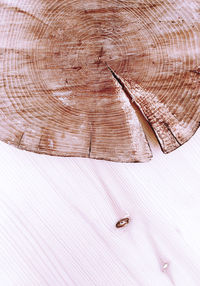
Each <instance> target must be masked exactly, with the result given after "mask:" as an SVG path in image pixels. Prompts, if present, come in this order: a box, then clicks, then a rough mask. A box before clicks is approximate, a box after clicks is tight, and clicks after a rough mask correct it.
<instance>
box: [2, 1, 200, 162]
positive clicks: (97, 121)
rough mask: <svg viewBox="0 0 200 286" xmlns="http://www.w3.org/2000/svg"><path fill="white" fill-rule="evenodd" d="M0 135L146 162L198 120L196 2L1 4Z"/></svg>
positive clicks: (34, 147) (27, 145)
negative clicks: (152, 138)
mask: <svg viewBox="0 0 200 286" xmlns="http://www.w3.org/2000/svg"><path fill="white" fill-rule="evenodd" d="M0 16H1V18H0V21H1V25H0V31H1V39H0V76H1V81H0V83H1V86H0V118H1V122H0V139H1V140H2V141H4V142H7V143H10V144H13V145H15V146H16V147H19V148H21V149H25V150H29V151H33V152H38V153H44V154H49V155H57V156H78V157H90V158H96V159H106V160H112V161H119V162H145V161H148V160H150V158H151V157H152V153H151V150H150V147H149V143H148V140H147V138H146V136H145V132H144V130H143V125H142V124H141V118H142V117H143V119H145V120H146V121H147V122H148V124H149V125H150V126H151V128H152V129H153V131H154V133H155V135H156V137H157V139H158V141H159V143H160V146H161V148H162V150H163V152H164V153H168V152H171V151H173V150H175V149H176V148H178V147H179V146H181V145H182V144H183V143H185V142H186V141H187V140H189V139H190V138H191V136H192V135H193V134H194V133H195V131H196V130H197V128H198V127H199V121H200V112H199V111H200V76H199V70H200V48H199V47H200V16H199V0H192V1H187V0H177V1H174V2H172V1H169V0H168V1H162V0H138V1H132V0H130V1H129V0H128V1H119V0H111V1H110V0H109V1H108V0H90V1H88V0H87V1H80V0H68V1H64V0H60V1H52V0H48V1H47V0H34V1H33V0H30V1H29V2H28V3H27V1H26V0H19V1H18V3H17V6H16V4H15V2H14V1H8V0H4V1H0Z"/></svg>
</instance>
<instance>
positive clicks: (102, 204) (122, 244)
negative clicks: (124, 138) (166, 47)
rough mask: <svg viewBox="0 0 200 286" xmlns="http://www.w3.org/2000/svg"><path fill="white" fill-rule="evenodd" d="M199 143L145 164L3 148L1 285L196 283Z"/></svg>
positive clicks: (199, 264) (199, 272) (199, 277)
mask: <svg viewBox="0 0 200 286" xmlns="http://www.w3.org/2000/svg"><path fill="white" fill-rule="evenodd" d="M199 140H200V130H198V132H197V133H196V134H195V136H194V137H193V138H192V139H191V140H190V141H189V142H188V143H187V144H185V145H184V146H183V147H182V148H179V149H178V150H177V151H176V152H172V153H170V154H168V156H165V155H164V154H162V153H161V151H160V149H159V148H157V147H156V148H153V152H154V154H155V156H154V160H152V161H151V162H149V163H148V164H121V163H115V162H106V161H98V160H90V159H84V158H58V157H55V156H54V157H53V156H52V157H50V156H45V155H38V154H34V153H30V152H25V151H22V150H18V149H16V148H13V146H10V145H8V144H5V143H3V142H0V154H1V157H0V285H3V286H38V285H39V286H174V285H175V286H199V281H200V244H199V241H200V229H199V221H200V208H199V205H200V192H199V190H200V182H199V177H200V148H199ZM158 147H159V146H158ZM125 217H129V218H130V220H129V223H128V224H127V225H126V227H123V228H116V223H117V222H118V221H119V220H121V219H123V218H125Z"/></svg>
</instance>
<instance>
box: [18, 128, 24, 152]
mask: <svg viewBox="0 0 200 286" xmlns="http://www.w3.org/2000/svg"><path fill="white" fill-rule="evenodd" d="M23 136H24V132H22V134H21V136H20V138H19V141H18V148H19V147H20V145H21V142H22V138H23Z"/></svg>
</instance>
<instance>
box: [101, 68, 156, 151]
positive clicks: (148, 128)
mask: <svg viewBox="0 0 200 286" xmlns="http://www.w3.org/2000/svg"><path fill="white" fill-rule="evenodd" d="M106 65H107V64H106ZM107 67H108V69H109V70H110V72H111V74H112V76H113V77H114V78H115V80H116V81H117V82H118V83H119V84H120V86H121V88H122V90H123V91H124V93H125V95H126V96H127V98H128V99H129V102H130V104H131V106H132V107H133V109H134V111H135V113H136V115H137V118H138V120H139V122H140V124H141V126H142V129H143V132H144V135H145V138H146V141H147V144H148V146H149V149H150V151H151V152H152V150H151V146H150V144H149V140H148V139H147V134H148V135H149V136H148V137H150V138H151V141H153V142H154V143H155V144H159V145H160V142H159V140H158V138H157V136H156V133H155V131H154V129H153V127H152V126H151V124H150V122H149V121H148V119H147V118H146V117H145V115H144V114H143V112H142V111H141V109H140V107H139V106H138V105H137V103H136V102H135V101H134V99H133V97H132V95H131V93H130V91H129V90H128V88H127V87H126V85H125V83H124V82H123V81H122V80H121V78H120V77H119V76H118V75H117V74H116V73H115V72H114V71H113V70H112V69H111V67H109V66H108V65H107Z"/></svg>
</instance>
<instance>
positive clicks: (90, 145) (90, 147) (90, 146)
mask: <svg viewBox="0 0 200 286" xmlns="http://www.w3.org/2000/svg"><path fill="white" fill-rule="evenodd" d="M91 150H92V132H90V144H89V150H88V158H90V154H91Z"/></svg>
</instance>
